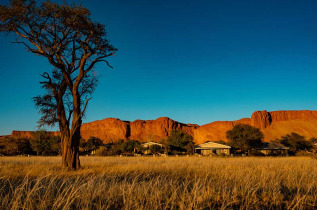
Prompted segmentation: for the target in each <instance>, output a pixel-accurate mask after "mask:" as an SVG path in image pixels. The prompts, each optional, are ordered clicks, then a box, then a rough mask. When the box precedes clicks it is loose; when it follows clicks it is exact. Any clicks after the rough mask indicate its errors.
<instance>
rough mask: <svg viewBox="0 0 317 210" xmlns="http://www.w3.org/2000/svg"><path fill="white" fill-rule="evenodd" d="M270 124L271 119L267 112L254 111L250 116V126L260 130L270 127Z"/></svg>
mask: <svg viewBox="0 0 317 210" xmlns="http://www.w3.org/2000/svg"><path fill="white" fill-rule="evenodd" d="M271 123H272V117H271V114H270V113H269V112H267V111H266V110H264V111H256V112H253V114H252V116H251V125H252V126H254V127H257V128H260V129H264V128H266V127H268V126H270V125H271Z"/></svg>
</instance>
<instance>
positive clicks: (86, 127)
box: [11, 110, 317, 144]
mask: <svg viewBox="0 0 317 210" xmlns="http://www.w3.org/2000/svg"><path fill="white" fill-rule="evenodd" d="M237 124H248V125H252V126H254V127H257V128H259V129H260V130H261V131H262V132H263V133H264V141H270V140H274V139H276V138H280V137H281V136H283V135H286V134H287V133H291V132H296V133H299V134H300V135H304V136H305V137H306V138H311V137H317V111H314V110H288V111H283V110H281V111H266V110H263V111H255V112H253V113H252V115H251V118H242V119H239V120H235V121H214V122H211V123H208V124H204V125H201V126H199V125H197V124H190V123H187V124H186V123H182V122H178V121H175V120H173V119H171V118H168V117H160V118H157V119H155V120H139V119H138V120H134V121H122V120H120V119H118V118H105V119H102V120H96V121H93V122H89V123H84V124H83V125H82V127H81V135H82V138H84V139H88V138H89V137H90V136H95V137H98V138H100V139H102V140H103V141H104V143H109V142H115V141H117V140H119V139H135V140H139V141H141V142H146V141H159V140H161V139H165V138H167V137H168V135H169V133H170V131H171V130H173V129H176V130H181V131H184V132H185V133H187V134H189V135H191V136H193V138H194V141H195V142H196V143H197V144H200V143H204V142H205V141H218V140H224V141H227V138H226V131H227V130H230V129H232V128H233V126H235V125H237ZM50 133H52V135H58V132H54V133H53V132H50ZM11 136H13V137H25V138H31V136H32V131H12V133H11Z"/></svg>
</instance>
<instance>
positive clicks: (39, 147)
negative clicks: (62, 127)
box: [30, 130, 61, 155]
mask: <svg viewBox="0 0 317 210" xmlns="http://www.w3.org/2000/svg"><path fill="white" fill-rule="evenodd" d="M60 142H61V139H60V136H51V135H49V134H48V133H47V132H45V131H43V130H41V131H36V132H35V133H34V134H33V136H32V138H31V140H30V143H31V148H32V149H33V150H34V151H35V152H36V154H37V155H57V154H60V151H61V149H60V148H61V147H60V146H61V145H60Z"/></svg>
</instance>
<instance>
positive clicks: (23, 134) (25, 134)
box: [10, 131, 60, 139]
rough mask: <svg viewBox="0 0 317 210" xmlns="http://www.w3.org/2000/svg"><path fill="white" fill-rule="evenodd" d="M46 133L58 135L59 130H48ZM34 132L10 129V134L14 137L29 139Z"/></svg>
mask: <svg viewBox="0 0 317 210" xmlns="http://www.w3.org/2000/svg"><path fill="white" fill-rule="evenodd" d="M47 133H48V135H50V136H58V135H60V132H58V131H49V132H47ZM34 134H35V131H12V132H11V135H10V136H11V137H14V138H27V139H31V138H33V136H34Z"/></svg>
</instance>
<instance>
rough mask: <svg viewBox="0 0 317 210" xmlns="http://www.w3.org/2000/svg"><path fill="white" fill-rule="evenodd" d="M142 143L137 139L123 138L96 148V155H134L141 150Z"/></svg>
mask: <svg viewBox="0 0 317 210" xmlns="http://www.w3.org/2000/svg"><path fill="white" fill-rule="evenodd" d="M140 145H141V143H140V142H139V141H137V140H123V139H120V140H118V141H117V142H114V143H111V144H107V145H104V146H101V147H100V148H99V149H97V150H96V155H101V156H108V155H121V154H124V155H132V154H133V153H134V152H135V151H136V150H141V149H142V148H141V147H140Z"/></svg>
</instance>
